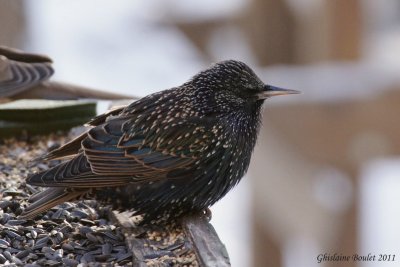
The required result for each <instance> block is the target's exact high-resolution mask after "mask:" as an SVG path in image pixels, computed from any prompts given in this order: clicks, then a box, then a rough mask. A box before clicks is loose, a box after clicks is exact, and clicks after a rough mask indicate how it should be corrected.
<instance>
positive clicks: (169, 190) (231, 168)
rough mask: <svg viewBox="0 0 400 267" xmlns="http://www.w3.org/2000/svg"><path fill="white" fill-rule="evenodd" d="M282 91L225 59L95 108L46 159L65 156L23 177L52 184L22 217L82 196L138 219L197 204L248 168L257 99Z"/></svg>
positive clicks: (151, 219) (209, 200) (168, 216)
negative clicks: (119, 104) (127, 100)
mask: <svg viewBox="0 0 400 267" xmlns="http://www.w3.org/2000/svg"><path fill="white" fill-rule="evenodd" d="M289 93H295V91H292V90H282V89H279V88H276V87H272V86H268V85H265V84H264V83H263V82H262V81H261V80H260V79H259V78H258V77H257V76H256V75H255V74H254V72H253V71H252V70H251V69H250V68H249V67H248V66H247V65H245V64H244V63H242V62H239V61H234V60H229V61H223V62H220V63H217V64H214V65H212V66H211V67H210V68H209V69H206V70H204V71H202V72H200V73H198V74H197V75H195V76H194V77H193V78H192V79H191V80H189V81H188V82H186V83H185V84H183V85H181V86H179V87H176V88H172V89H169V90H164V91H161V92H158V93H155V94H152V95H149V96H146V97H144V98H142V99H140V100H137V101H135V102H133V103H132V104H130V105H129V106H126V107H124V108H120V109H116V110H113V111H111V112H109V113H106V114H103V115H100V116H98V117H96V118H94V119H93V120H92V121H91V122H89V123H88V124H89V125H90V126H91V127H92V128H91V129H90V130H89V131H88V132H86V133H84V134H82V135H81V136H79V137H77V138H76V139H75V140H73V141H71V142H70V143H68V144H66V145H64V146H62V147H61V148H59V149H57V150H55V151H53V152H50V153H49V154H48V155H47V156H46V157H44V158H45V159H54V158H59V157H65V156H70V157H72V158H71V159H70V160H69V161H66V162H64V163H61V164H60V165H58V166H56V167H54V168H52V169H50V170H47V171H44V172H41V173H37V174H35V175H33V176H31V177H29V178H28V179H27V183H29V184H33V185H39V186H46V187H50V188H49V189H47V190H46V191H44V192H45V193H40V194H39V195H37V196H33V198H32V200H33V201H34V203H33V204H32V205H30V206H29V207H28V208H27V209H26V210H25V211H24V213H23V214H22V215H21V217H22V218H32V217H34V216H36V215H37V214H39V213H41V212H43V211H45V210H47V209H49V208H50V207H52V206H54V205H57V204H59V203H62V202H64V201H70V200H75V199H78V198H88V197H91V198H95V199H97V200H99V201H100V202H102V203H104V204H111V205H113V207H114V208H115V209H121V210H133V211H135V214H143V215H144V219H143V222H142V223H143V224H147V223H160V222H165V221H170V220H174V219H176V218H177V217H179V216H181V215H183V214H186V213H190V212H196V211H201V210H203V209H205V208H207V207H209V206H210V205H212V204H214V203H215V202H216V201H217V200H219V199H220V198H221V197H223V196H224V195H225V194H226V193H227V192H228V191H229V190H230V189H231V188H232V187H233V186H235V185H236V184H237V183H238V182H239V181H240V179H241V178H242V176H243V175H244V174H245V172H246V171H247V168H248V166H249V163H250V157H251V154H252V151H253V148H254V146H255V143H256V139H257V134H258V131H259V127H260V111H261V106H262V104H263V102H264V100H265V99H266V98H268V97H270V96H272V95H278V94H289Z"/></svg>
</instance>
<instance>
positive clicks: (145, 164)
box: [27, 117, 211, 188]
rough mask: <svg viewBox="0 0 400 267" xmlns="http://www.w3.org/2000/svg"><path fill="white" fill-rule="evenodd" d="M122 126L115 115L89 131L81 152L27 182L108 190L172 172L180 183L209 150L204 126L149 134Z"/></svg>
mask: <svg viewBox="0 0 400 267" xmlns="http://www.w3.org/2000/svg"><path fill="white" fill-rule="evenodd" d="M128 122H129V120H128ZM126 125H128V124H127V120H126V118H124V117H117V118H113V119H111V120H108V121H106V122H105V123H103V124H101V125H99V126H97V127H94V128H92V129H90V130H89V131H88V132H87V136H86V137H85V138H84V139H83V140H82V142H81V143H82V152H81V153H80V154H78V155H77V156H75V157H74V158H73V159H71V160H69V161H67V162H64V163H61V164H59V165H57V166H55V167H53V168H51V169H49V170H47V171H45V172H41V173H37V174H34V175H33V176H31V177H29V178H28V179H27V183H29V184H33V185H41V186H48V187H59V186H63V187H74V188H75V187H76V188H90V187H110V186H123V185H125V184H128V183H132V182H142V181H149V182H150V181H154V180H161V179H166V178H171V175H169V174H170V172H174V176H173V177H172V178H173V179H179V178H181V177H182V178H183V177H186V176H187V175H188V172H187V171H188V168H187V167H190V166H191V168H192V167H193V166H194V165H195V164H196V162H197V161H198V159H199V157H200V156H201V155H202V153H204V152H205V151H206V150H207V149H208V148H209V147H211V146H210V142H211V136H210V135H208V134H206V133H207V130H206V128H207V127H206V126H201V125H199V122H198V121H197V122H194V121H190V122H185V123H183V124H180V125H176V126H171V127H167V128H165V129H162V130H160V131H158V132H157V131H154V132H152V131H150V132H147V134H146V133H145V132H144V131H143V130H138V131H135V133H132V132H128V131H126V129H125V127H126ZM128 128H129V129H131V128H130V127H128ZM124 129H125V130H124ZM188 133H189V134H188ZM180 169H181V170H186V171H185V172H181V175H180V174H179V172H176V170H180ZM189 169H190V168H189Z"/></svg>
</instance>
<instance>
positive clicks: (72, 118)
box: [0, 99, 96, 138]
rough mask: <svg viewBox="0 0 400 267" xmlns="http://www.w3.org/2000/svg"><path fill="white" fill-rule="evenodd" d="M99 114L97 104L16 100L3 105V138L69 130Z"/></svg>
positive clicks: (0, 131)
mask: <svg viewBox="0 0 400 267" xmlns="http://www.w3.org/2000/svg"><path fill="white" fill-rule="evenodd" d="M95 115H96V102H94V101H87V100H42V99H40V100H31V99H29V100H28V99H22V100H16V101H13V102H9V103H5V104H0V137H2V138H4V137H11V136H18V135H20V134H22V133H27V134H28V135H35V134H46V133H50V132H55V131H58V130H68V129H70V128H72V127H74V126H78V125H81V124H83V123H85V122H87V121H89V120H90V119H91V118H92V117H94V116H95Z"/></svg>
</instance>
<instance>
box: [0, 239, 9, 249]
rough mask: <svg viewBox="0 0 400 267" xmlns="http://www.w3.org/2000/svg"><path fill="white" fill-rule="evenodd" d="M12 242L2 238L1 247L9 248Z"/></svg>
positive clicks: (0, 240)
mask: <svg viewBox="0 0 400 267" xmlns="http://www.w3.org/2000/svg"><path fill="white" fill-rule="evenodd" d="M9 246H10V243H9V242H8V241H7V240H4V239H0V248H8V247H9Z"/></svg>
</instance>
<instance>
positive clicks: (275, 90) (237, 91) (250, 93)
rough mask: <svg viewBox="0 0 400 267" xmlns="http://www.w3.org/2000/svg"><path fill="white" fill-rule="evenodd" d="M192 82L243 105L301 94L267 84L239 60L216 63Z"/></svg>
mask: <svg viewBox="0 0 400 267" xmlns="http://www.w3.org/2000/svg"><path fill="white" fill-rule="evenodd" d="M191 82H192V83H195V85H196V87H198V88H206V89H208V90H209V89H212V90H214V91H215V92H216V95H219V94H221V95H223V97H225V98H229V99H231V100H235V99H236V100H237V101H238V102H242V103H243V101H245V102H263V101H264V100H265V99H267V98H269V97H272V96H278V95H287V94H298V93H300V92H299V91H296V90H289V89H283V88H279V87H275V86H271V85H267V84H265V83H264V82H263V81H261V79H260V78H259V77H258V76H257V75H256V74H255V73H254V71H253V70H252V69H251V68H250V67H249V66H247V65H246V64H244V63H243V62H240V61H237V60H226V61H221V62H218V63H215V64H213V65H212V66H210V67H209V68H208V69H206V70H204V71H202V72H200V73H198V74H197V75H196V76H194V77H193V79H192V80H191Z"/></svg>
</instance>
